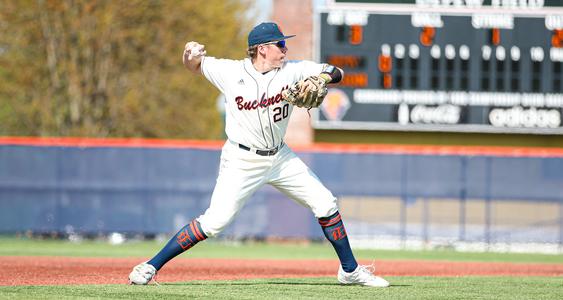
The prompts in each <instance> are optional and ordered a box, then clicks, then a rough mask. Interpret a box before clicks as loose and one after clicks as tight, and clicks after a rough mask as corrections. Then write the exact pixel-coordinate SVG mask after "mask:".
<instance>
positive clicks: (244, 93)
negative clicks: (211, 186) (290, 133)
mask: <svg viewBox="0 0 563 300" xmlns="http://www.w3.org/2000/svg"><path fill="white" fill-rule="evenodd" d="M324 66H325V65H324V64H318V63H315V62H312V61H288V62H285V63H284V64H283V66H282V67H281V68H279V69H274V70H272V71H270V72H267V73H266V74H261V73H259V72H258V71H256V69H255V68H254V66H253V65H252V62H251V60H250V59H248V58H246V59H244V60H230V59H217V58H214V57H209V56H206V57H203V59H202V62H201V72H202V73H203V75H204V76H205V77H206V78H207V79H208V80H209V81H210V82H211V83H212V84H213V85H214V86H216V87H217V88H218V89H219V90H220V91H221V92H222V93H223V94H224V95H225V99H226V103H225V111H226V125H225V132H226V134H227V137H228V138H229V139H230V140H231V141H233V142H236V143H240V144H243V145H246V146H248V147H251V148H256V149H270V148H274V147H276V146H279V145H280V144H281V143H282V141H283V138H284V136H285V131H286V129H287V124H288V122H289V116H290V115H291V112H292V110H293V105H291V104H289V103H287V102H285V101H283V100H282V97H281V93H282V91H283V90H284V89H287V88H289V86H290V85H291V84H293V83H294V82H296V81H299V80H301V79H303V78H306V77H308V76H311V75H318V74H320V73H321V72H322V70H323V67H324Z"/></svg>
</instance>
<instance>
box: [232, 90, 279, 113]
mask: <svg viewBox="0 0 563 300" xmlns="http://www.w3.org/2000/svg"><path fill="white" fill-rule="evenodd" d="M288 88H289V86H285V87H284V88H282V89H281V91H280V92H279V93H277V94H275V95H274V96H272V97H270V98H266V93H264V94H262V99H261V100H260V101H258V100H251V101H245V100H244V98H243V97H242V96H237V97H235V102H236V103H237V108H238V109H239V110H253V109H257V108H259V107H261V108H264V107H268V106H270V105H274V104H277V103H280V102H281V101H282V95H281V94H282V92H283V91H284V90H286V89H288Z"/></svg>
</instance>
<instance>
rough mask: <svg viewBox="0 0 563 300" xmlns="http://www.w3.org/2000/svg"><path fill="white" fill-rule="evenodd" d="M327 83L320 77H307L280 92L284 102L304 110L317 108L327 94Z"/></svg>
mask: <svg viewBox="0 0 563 300" xmlns="http://www.w3.org/2000/svg"><path fill="white" fill-rule="evenodd" d="M326 84H327V81H326V79H325V78H323V77H322V76H309V77H307V78H305V79H302V80H300V81H298V82H295V83H294V84H293V85H291V86H290V87H289V89H286V90H284V91H283V92H282V97H283V99H284V100H285V101H287V102H289V103H291V104H293V105H295V106H297V107H304V108H309V109H310V108H314V107H319V106H320V105H321V103H323V100H324V98H325V96H326V94H327V93H328V90H327V88H326Z"/></svg>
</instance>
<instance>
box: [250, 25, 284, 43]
mask: <svg viewBox="0 0 563 300" xmlns="http://www.w3.org/2000/svg"><path fill="white" fill-rule="evenodd" d="M294 36H295V35H283V33H282V31H281V29H280V27H279V26H278V24H276V23H272V22H264V23H260V24H258V25H256V27H254V28H252V30H251V31H250V33H249V34H248V47H250V46H254V45H259V44H264V43H268V42H273V41H281V40H285V39H288V38H292V37H294Z"/></svg>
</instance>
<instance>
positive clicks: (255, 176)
mask: <svg viewBox="0 0 563 300" xmlns="http://www.w3.org/2000/svg"><path fill="white" fill-rule="evenodd" d="M323 67H324V65H323V64H317V63H314V62H311V61H289V62H286V63H284V64H283V66H282V67H281V68H279V69H274V70H272V71H270V72H268V73H265V74H261V73H259V72H258V71H256V69H255V68H254V66H253V65H252V62H251V61H250V59H244V60H229V59H216V58H213V57H204V58H203V60H202V63H201V70H202V73H203V75H204V76H205V77H206V78H207V79H208V80H209V81H211V83H213V85H215V86H216V87H217V88H218V89H219V90H220V91H221V92H222V93H223V94H224V95H225V99H226V103H225V110H226V125H225V131H226V133H227V137H228V139H229V140H228V141H227V142H226V143H225V145H224V146H223V151H222V153H221V164H220V166H219V176H218V177H217V183H216V185H215V189H214V190H213V194H212V195H211V203H210V205H209V208H208V209H207V210H206V211H205V213H204V214H202V215H201V216H199V217H198V219H197V220H198V222H199V223H200V225H201V228H202V230H203V231H204V232H205V234H206V235H207V236H214V235H216V234H218V233H219V232H221V231H222V230H223V229H224V228H225V227H226V226H227V225H228V224H229V223H230V222H231V221H232V220H233V218H234V217H235V215H236V214H237V213H238V211H239V210H240V209H241V208H242V206H243V205H244V203H245V202H246V200H247V199H248V198H250V197H251V196H252V194H254V192H255V191H256V190H258V189H259V188H260V187H261V186H262V185H264V184H270V185H272V186H274V187H275V188H276V189H278V190H279V191H280V192H282V193H284V194H285V195H287V196H288V197H289V198H291V199H293V200H294V201H296V202H297V203H299V204H301V205H304V206H306V207H309V208H310V209H311V210H312V212H313V214H314V215H315V216H316V217H317V218H321V217H327V216H330V215H332V214H334V213H335V212H336V211H337V210H338V208H337V205H336V198H335V197H334V196H333V195H332V193H331V192H330V191H329V190H328V189H327V188H326V187H325V186H324V185H323V184H322V183H321V181H320V180H319V178H318V177H317V176H316V175H315V174H314V173H313V172H312V171H311V170H310V169H309V167H307V166H306V165H305V164H304V163H303V161H301V159H299V157H297V155H295V153H294V152H293V151H291V149H289V147H287V146H284V144H283V137H284V135H285V131H286V129H287V124H288V121H289V116H290V115H291V111H292V110H293V107H292V105H291V104H289V103H287V102H285V101H283V100H282V97H281V93H282V91H283V90H284V89H287V88H289V86H290V85H291V84H293V83H294V82H296V81H299V80H301V79H303V78H305V77H308V76H311V75H318V74H319V73H321V71H322V70H323ZM240 145H244V146H246V147H241V146H240ZM275 147H278V148H276V151H275V152H274V153H275V154H272V155H259V154H257V153H256V150H268V149H272V148H275ZM248 148H252V150H253V151H251V149H248Z"/></svg>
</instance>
